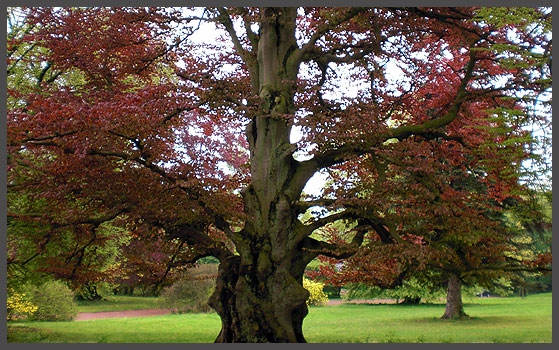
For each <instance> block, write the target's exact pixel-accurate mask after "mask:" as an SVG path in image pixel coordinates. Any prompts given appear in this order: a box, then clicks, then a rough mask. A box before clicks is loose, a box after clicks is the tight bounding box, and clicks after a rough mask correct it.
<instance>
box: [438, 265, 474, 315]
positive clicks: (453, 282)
mask: <svg viewBox="0 0 559 350" xmlns="http://www.w3.org/2000/svg"><path fill="white" fill-rule="evenodd" d="M467 317H468V315H467V314H466V313H465V312H464V305H463V304H462V282H461V281H460V279H459V278H458V276H456V275H455V274H453V273H449V275H448V289H447V294H446V308H445V312H444V315H443V316H442V317H441V319H446V320H449V319H450V320H453V319H459V318H467Z"/></svg>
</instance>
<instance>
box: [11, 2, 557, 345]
mask: <svg viewBox="0 0 559 350" xmlns="http://www.w3.org/2000/svg"><path fill="white" fill-rule="evenodd" d="M475 17H476V11H475V9H472V8H435V9H431V8H335V9H331V8H302V9H297V8H205V9H194V10H193V12H189V11H180V10H171V9H162V8H157V9H153V8H147V9H146V8H141V9H139V8H133V9H131V8H86V9H68V8H63V9H53V8H36V9H32V10H31V11H30V14H29V16H28V17H27V23H28V24H29V25H31V26H35V27H36V28H38V29H37V31H35V32H33V33H30V34H29V35H26V36H24V38H23V39H22V42H25V43H31V45H33V44H36V45H38V46H41V47H43V48H44V49H45V50H44V53H41V54H40V60H41V61H42V62H51V68H49V69H53V71H57V72H58V71H60V72H62V73H60V76H59V77H58V78H57V79H56V80H55V82H56V83H48V82H46V83H41V84H39V86H37V87H36V88H34V89H33V90H31V91H24V92H18V91H17V90H14V89H10V90H9V93H10V94H11V96H13V97H12V98H14V99H17V100H18V101H20V102H19V103H18V104H17V106H14V107H13V108H10V109H9V113H8V123H7V124H8V150H9V153H10V157H9V162H8V183H9V186H10V191H16V190H17V189H25V190H26V191H28V192H31V193H33V194H34V195H35V196H36V197H37V198H46V199H47V200H48V203H49V213H48V214H47V215H44V220H45V221H49V222H58V223H60V224H64V225H69V226H72V227H76V226H78V227H79V226H80V224H82V223H87V224H90V226H87V228H88V231H89V232H90V234H92V235H94V236H96V235H97V232H96V228H97V226H95V224H97V223H99V224H100V223H102V222H105V221H107V220H115V219H117V218H118V219H119V220H122V225H125V224H128V225H146V226H148V227H149V228H150V229H154V230H155V229H161V230H162V231H161V234H162V236H164V237H167V238H170V239H180V240H182V241H184V242H185V244H187V245H188V246H189V247H191V248H192V249H194V250H196V254H193V256H195V257H196V258H199V257H202V256H210V255H211V256H214V257H216V258H217V259H218V260H219V261H220V268H219V272H218V278H217V287H216V290H215V292H214V294H213V295H212V297H211V298H210V305H211V306H212V307H213V308H214V309H215V310H216V311H217V312H218V314H219V315H220V317H221V319H222V329H221V332H220V334H219V336H218V338H217V341H220V342H232V341H243V342H303V341H304V340H305V339H304V336H303V333H302V324H303V319H304V317H305V316H306V314H307V312H308V311H307V306H306V299H307V297H308V292H307V291H306V290H305V289H304V288H303V286H302V281H303V273H304V270H305V267H306V265H307V264H308V263H309V262H310V261H312V260H313V259H314V258H315V257H317V256H318V255H325V256H330V257H335V258H346V257H349V256H351V255H353V254H355V253H357V252H358V250H359V247H360V246H361V245H362V243H363V241H364V239H365V236H366V235H367V234H369V237H370V238H371V239H372V237H371V236H375V235H376V236H378V237H379V241H380V242H383V243H384V242H387V243H388V242H389V241H391V240H398V236H397V233H398V232H397V231H395V230H393V229H390V227H389V230H387V229H386V227H388V226H386V225H384V223H385V222H387V223H388V222H393V223H396V228H398V225H399V222H398V221H396V220H388V218H385V217H384V216H383V215H384V214H382V213H388V212H386V211H381V209H384V205H383V203H384V202H385V199H386V198H385V194H386V192H385V191H382V190H381V189H382V184H383V182H384V181H385V179H387V178H388V179H389V180H390V181H392V182H394V179H392V178H390V176H396V177H397V176H399V172H398V171H393V170H392V169H397V168H398V166H399V164H401V163H405V164H406V167H410V166H411V165H413V164H416V165H417V167H418V168H419V169H418V170H419V171H427V173H428V171H429V170H428V169H427V168H426V164H429V163H433V162H434V161H433V157H434V155H435V153H433V152H430V149H429V145H431V143H430V142H428V141H437V142H440V143H441V146H440V147H439V149H445V148H446V150H447V151H448V154H451V155H454V153H452V147H453V146H452V145H453V142H454V139H455V138H456V137H462V138H463V139H464V143H465V145H466V147H467V145H468V144H470V143H473V144H477V143H478V142H480V140H483V139H485V136H486V135H487V134H488V133H489V131H488V130H489V129H488V128H489V127H491V126H493V125H494V123H495V121H494V119H493V114H492V113H488V112H487V109H490V108H492V109H495V108H496V107H498V106H503V107H504V108H507V109H508V110H516V109H524V107H523V105H522V104H521V102H522V100H524V101H525V100H530V99H531V98H534V95H535V94H536V93H539V92H541V91H542V88H546V86H549V81H548V80H545V79H543V78H545V76H546V74H548V73H547V72H548V67H544V68H543V69H539V70H537V69H534V63H536V62H541V57H539V56H538V57H530V56H529V55H522V54H518V52H526V51H534V50H535V49H538V48H543V47H546V46H549V48H551V45H550V43H549V42H550V40H549V38H548V37H547V36H546V35H545V34H541V33H537V32H530V33H525V32H524V31H522V30H518V31H517V33H518V36H517V37H515V38H514V39H512V38H511V36H510V35H509V33H510V30H516V29H519V28H520V27H519V26H515V27H514V28H512V29H510V28H509V27H502V26H497V25H494V24H492V23H480V22H476V21H475V20H474V19H475ZM202 22H208V23H214V24H216V25H217V27H218V28H220V29H221V30H223V31H224V32H225V35H224V36H222V37H221V38H219V39H217V40H214V41H213V42H212V43H203V44H200V43H199V42H196V41H194V40H192V35H193V33H194V32H195V29H196V28H197V27H198V26H200V25H201V23H202ZM548 43H549V45H548ZM524 44H526V45H524ZM495 45H501V47H502V46H503V45H505V46H507V45H508V46H509V48H515V50H514V51H512V50H509V51H507V53H506V54H502V52H501V53H497V52H496V51H495V50H493V48H494V47H495ZM550 52H551V51H549V52H548V53H547V55H548V56H549V54H550ZM544 56H545V55H544ZM511 61H512V62H522V63H523V64H522V65H511V64H510V63H511ZM389 66H392V67H397V68H398V69H399V70H400V72H401V74H402V76H401V78H394V77H393V76H390V75H389V74H388V69H387V68H388V67H389ZM70 73H72V74H75V75H78V76H80V79H79V80H78V81H77V82H76V80H75V79H69V78H67V76H65V75H64V74H70ZM341 78H346V79H345V80H346V81H347V80H351V81H353V83H354V84H355V86H356V88H357V89H356V91H357V92H356V93H355V94H349V93H348V94H343V95H340V94H339V93H338V92H339V90H340V88H339V86H340V84H341V82H342V81H343V80H344V79H341ZM544 80H545V81H544ZM546 84H547V85H546ZM520 92H522V96H520ZM520 97H521V98H522V99H520ZM529 119H530V115H528V117H526V118H524V119H522V118H518V125H517V129H520V128H521V126H522V125H524V124H525V123H527V122H529ZM294 129H297V130H300V134H301V138H300V139H299V140H293V141H292V139H291V135H292V131H293V130H294ZM423 141H425V142H423ZM496 152H497V154H495V158H491V157H490V162H491V161H494V163H493V164H498V162H496V160H497V159H498V158H499V152H501V151H499V150H496ZM504 152H505V153H506V148H505V151H504ZM491 156H493V155H491ZM27 157H29V158H30V161H27V164H29V169H32V171H31V170H26V168H24V167H21V166H20V164H21V163H26V162H25V161H26V158H27ZM451 158H452V157H451ZM393 160H394V161H393ZM356 165H359V167H358V168H357V169H358V170H359V171H361V169H365V170H367V171H368V172H369V173H370V174H371V179H370V180H371V182H374V183H375V184H377V185H378V186H377V188H375V192H376V193H375V194H376V195H373V194H371V195H370V196H368V200H367V203H366V204H367V205H366V206H365V207H363V205H359V206H357V205H355V203H354V202H353V201H354V199H355V194H356V192H355V189H354V187H353V186H351V184H350V180H351V176H352V173H353V171H352V169H356V168H355V166H356ZM385 168H387V170H385ZM489 168H491V167H489ZM331 169H333V170H335V171H332V172H330V176H332V178H333V181H334V182H335V183H337V185H335V186H333V187H332V188H331V189H330V190H328V191H324V193H323V195H322V196H319V197H316V198H309V197H305V196H302V193H303V189H304V188H305V186H306V184H307V182H308V181H309V179H310V178H311V177H312V176H313V175H314V174H316V173H317V172H320V171H324V172H327V171H328V170H331ZM340 169H342V170H345V171H346V172H348V174H349V175H350V177H349V178H347V179H343V178H339V177H336V176H335V174H336V172H338V173H339V170H340ZM16 173H17V174H18V176H17V177H16V176H15V174H16ZM25 174H28V175H29V176H24V175H25ZM37 179H41V180H40V181H37ZM377 191H378V192H377ZM70 194H71V196H69V195H70ZM387 194H390V193H387ZM70 198H71V199H72V200H73V201H72V203H69V199H70ZM359 204H362V203H359ZM411 204H412V203H410V205H411ZM421 204H423V203H416V205H421ZM312 206H322V207H323V208H324V209H325V210H326V213H325V215H324V216H322V217H319V218H317V219H314V220H311V221H310V222H305V223H303V222H301V221H300V220H299V216H300V215H301V214H304V213H305V212H306V210H307V209H308V208H310V207H312ZM426 207H427V208H430V209H432V210H434V209H436V205H435V204H434V203H426ZM363 208H365V209H363ZM396 209H397V208H394V211H393V212H390V213H389V214H390V215H391V218H396V217H397V216H398V215H399V214H401V213H399V212H398V211H397V210H396ZM422 210H423V209H422ZM425 210H426V209H425ZM328 214H329V215H328ZM53 218H54V219H55V220H53ZM342 219H346V220H349V219H351V220H354V222H355V225H354V226H353V234H352V237H351V238H350V239H349V242H348V241H341V240H340V241H339V242H332V241H331V242H327V241H324V240H318V239H315V238H313V237H311V234H312V233H313V232H314V231H315V230H317V229H319V228H321V227H323V226H324V225H326V224H328V223H331V222H335V221H337V220H342ZM92 223H93V224H92ZM91 225H92V226H91ZM391 225H392V224H391ZM208 227H212V230H217V231H219V232H221V234H222V235H223V236H225V237H226V238H227V240H229V241H230V242H231V244H232V245H227V244H226V243H224V242H223V241H222V240H216V239H215V237H213V236H211V235H209V234H208V233H209V232H212V230H208V229H207V228H208ZM387 235H388V236H387ZM233 248H234V249H233ZM185 262H186V261H185ZM387 262H388V261H387Z"/></svg>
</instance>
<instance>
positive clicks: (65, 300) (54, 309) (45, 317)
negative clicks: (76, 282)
mask: <svg viewBox="0 0 559 350" xmlns="http://www.w3.org/2000/svg"><path fill="white" fill-rule="evenodd" d="M28 289H29V296H30V299H31V302H32V303H33V304H34V305H36V306H37V311H35V312H34V313H33V315H31V316H30V317H29V318H30V319H32V320H37V321H69V320H72V319H73V318H74V317H76V315H77V314H78V305H77V303H76V301H75V300H74V293H73V292H72V290H71V289H70V288H68V286H66V285H65V284H64V283H62V282H60V281H48V282H45V283H43V284H42V285H40V286H29V287H28Z"/></svg>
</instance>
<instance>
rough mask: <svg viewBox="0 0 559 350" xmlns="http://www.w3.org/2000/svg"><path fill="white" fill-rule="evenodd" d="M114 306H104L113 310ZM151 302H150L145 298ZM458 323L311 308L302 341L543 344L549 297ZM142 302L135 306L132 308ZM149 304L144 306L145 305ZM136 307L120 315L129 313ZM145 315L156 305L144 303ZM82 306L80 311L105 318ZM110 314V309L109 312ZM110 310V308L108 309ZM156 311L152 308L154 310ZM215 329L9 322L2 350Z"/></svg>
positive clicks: (187, 322)
mask: <svg viewBox="0 0 559 350" xmlns="http://www.w3.org/2000/svg"><path fill="white" fill-rule="evenodd" d="M118 299H119V298H116V299H115V300H113V301H109V303H107V304H108V305H109V304H111V303H113V304H114V303H116V301H118ZM153 299H154V298H153ZM464 301H465V303H466V305H465V311H466V312H467V313H468V314H469V315H470V316H472V318H471V319H470V320H466V321H443V320H440V319H439V317H440V316H441V315H442V314H443V312H444V305H443V304H436V305H416V306H404V305H348V304H345V305H344V304H342V305H337V306H323V307H312V308H311V309H310V312H309V315H308V316H307V318H306V319H305V322H304V325H303V327H304V334H305V337H306V338H307V341H308V342H312V343H394V342H397V343H551V342H552V327H551V325H552V310H551V309H552V295H551V293H545V294H538V295H532V296H528V297H527V298H519V297H513V298H472V299H468V298H467V299H465V300H464ZM142 303H144V304H143V305H146V304H145V301H140V304H142ZM150 303H151V304H150ZM137 304H138V300H136V301H134V300H133V299H130V300H129V303H128V307H132V308H137V306H138V305H137ZM148 304H149V305H152V306H149V307H148V308H151V307H154V305H156V301H155V303H153V300H150V301H148ZM101 306H102V305H101V303H98V304H97V305H82V306H80V311H82V312H84V311H90V310H95V311H106V310H107V309H104V308H101ZM113 306H114V305H113ZM113 306H112V307H113ZM155 307H156V306H155ZM219 329H220V319H219V317H218V316H217V315H216V314H188V315H166V316H153V317H145V318H128V319H105V320H91V321H74V322H10V323H8V342H27V343H30V342H33V343H41V342H48V343H77V342H80V343H174V342H179V343H206V342H213V340H214V339H215V337H216V336H217V334H218V333H219Z"/></svg>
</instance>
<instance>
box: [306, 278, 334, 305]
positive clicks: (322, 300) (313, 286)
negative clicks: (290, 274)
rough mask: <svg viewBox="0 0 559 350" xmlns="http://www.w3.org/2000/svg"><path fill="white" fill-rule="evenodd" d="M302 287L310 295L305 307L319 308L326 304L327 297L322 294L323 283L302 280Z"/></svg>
mask: <svg viewBox="0 0 559 350" xmlns="http://www.w3.org/2000/svg"><path fill="white" fill-rule="evenodd" d="M303 287H304V288H305V289H306V290H308V291H309V293H310V295H309V298H308V299H307V305H315V306H321V305H326V304H327V303H328V295H326V293H324V283H320V282H314V281H311V280H309V279H306V278H303Z"/></svg>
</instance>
